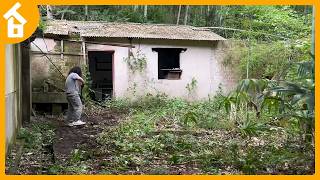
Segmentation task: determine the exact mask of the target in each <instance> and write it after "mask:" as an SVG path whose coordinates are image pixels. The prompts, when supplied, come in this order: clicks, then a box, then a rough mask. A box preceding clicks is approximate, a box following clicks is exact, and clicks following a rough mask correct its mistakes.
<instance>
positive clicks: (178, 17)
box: [177, 5, 181, 25]
mask: <svg viewBox="0 0 320 180" xmlns="http://www.w3.org/2000/svg"><path fill="white" fill-rule="evenodd" d="M180 15H181V5H179V10H178V15H177V25H179V21H180Z"/></svg>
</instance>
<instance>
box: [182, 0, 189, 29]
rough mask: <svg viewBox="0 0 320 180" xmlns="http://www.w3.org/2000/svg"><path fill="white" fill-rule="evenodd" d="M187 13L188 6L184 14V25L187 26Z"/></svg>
mask: <svg viewBox="0 0 320 180" xmlns="http://www.w3.org/2000/svg"><path fill="white" fill-rule="evenodd" d="M188 13H189V5H187V6H186V12H185V14H184V23H183V24H184V25H187V22H188Z"/></svg>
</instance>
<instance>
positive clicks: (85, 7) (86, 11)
mask: <svg viewBox="0 0 320 180" xmlns="http://www.w3.org/2000/svg"><path fill="white" fill-rule="evenodd" d="M84 15H85V20H86V21H87V20H88V5H85V6H84Z"/></svg>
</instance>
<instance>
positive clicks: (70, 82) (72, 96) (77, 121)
mask: <svg viewBox="0 0 320 180" xmlns="http://www.w3.org/2000/svg"><path fill="white" fill-rule="evenodd" d="M82 85H84V80H83V79H82V72H81V68H80V67H78V66H75V67H73V68H71V69H70V71H69V74H68V77H67V79H66V83H65V89H66V96H67V100H68V112H67V121H68V122H69V123H68V125H69V126H78V125H84V124H85V122H83V121H81V114H82V108H83V107H82V106H83V105H82V102H81V99H80V93H81V86H82Z"/></svg>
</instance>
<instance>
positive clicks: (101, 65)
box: [88, 51, 114, 101]
mask: <svg viewBox="0 0 320 180" xmlns="http://www.w3.org/2000/svg"><path fill="white" fill-rule="evenodd" d="M113 54H114V51H88V60H89V72H90V76H91V80H92V82H91V89H93V90H94V97H93V98H94V100H96V101H104V100H107V99H111V98H112V95H113Z"/></svg>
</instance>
